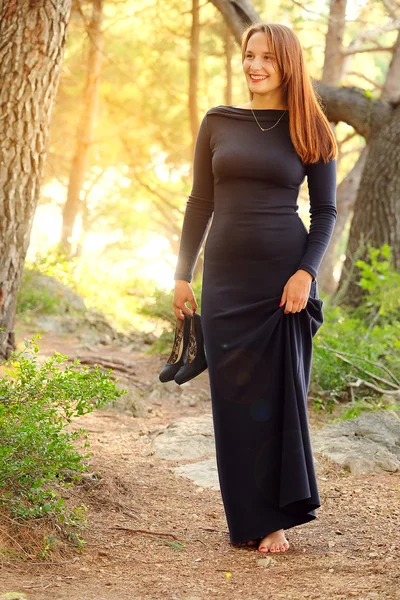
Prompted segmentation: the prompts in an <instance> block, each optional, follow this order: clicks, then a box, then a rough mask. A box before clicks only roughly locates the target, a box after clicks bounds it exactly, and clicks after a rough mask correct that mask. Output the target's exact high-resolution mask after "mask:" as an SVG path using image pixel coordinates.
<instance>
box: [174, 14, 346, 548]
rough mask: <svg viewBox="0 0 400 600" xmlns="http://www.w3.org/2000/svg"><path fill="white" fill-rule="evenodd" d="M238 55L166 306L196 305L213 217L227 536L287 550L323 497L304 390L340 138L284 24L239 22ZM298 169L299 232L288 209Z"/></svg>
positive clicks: (208, 329)
mask: <svg viewBox="0 0 400 600" xmlns="http://www.w3.org/2000/svg"><path fill="white" fill-rule="evenodd" d="M242 61H243V71H244V75H245V78H246V83H247V85H248V88H249V92H250V101H249V102H247V103H245V104H243V105H240V106H222V105H220V106H216V107H213V108H211V109H209V110H208V111H207V113H206V114H205V116H204V117H203V119H202V122H201V126H200V130H199V133H198V138H197V142H196V150H195V155H194V165H193V166H194V176H193V187H192V191H191V194H190V196H189V198H188V200H187V206H186V211H185V215H184V221H183V227H182V235H181V241H180V249H179V256H178V262H177V267H176V271H175V275H174V279H175V280H176V283H175V294H174V301H173V307H174V310H175V314H176V316H177V317H178V318H181V319H183V318H184V316H183V313H186V314H189V315H191V316H192V315H193V311H195V310H196V309H197V301H196V298H195V296H194V294H193V290H192V288H191V285H190V282H191V280H192V276H193V269H194V266H195V264H196V261H197V257H198V254H199V252H200V248H201V246H202V243H203V241H204V238H205V236H206V233H207V230H208V225H209V223H210V221H211V217H212V223H211V227H210V228H209V231H208V236H207V241H206V244H205V249H204V269H203V283H202V293H201V300H202V304H201V306H202V314H201V318H202V325H203V334H204V347H205V351H206V356H207V361H208V371H209V378H210V390H211V401H212V413H213V422H214V433H215V444H216V453H217V466H218V474H219V481H220V487H221V495H222V499H223V503H224V508H225V514H226V518H227V524H228V528H229V535H230V542H231V544H232V545H237V544H238V545H240V544H246V543H247V544H249V545H257V547H258V549H259V550H260V551H261V552H268V551H271V552H280V551H282V552H284V551H286V550H287V549H288V548H289V542H288V539H287V538H286V536H285V533H284V530H285V529H289V528H291V527H295V526H297V525H301V524H303V523H306V522H308V521H311V520H313V519H315V518H316V512H315V511H316V509H317V508H319V507H320V498H319V494H318V488H317V481H316V474H315V470H314V463H313V457H312V449H311V444H310V436H309V426H308V414H307V391H308V387H309V376H310V370H311V360H312V338H313V337H314V335H315V333H316V332H317V330H318V329H319V327H320V326H321V325H322V322H323V313H322V305H323V302H322V300H320V299H319V296H318V288H317V280H316V277H317V272H318V268H319V266H320V263H321V260H322V258H323V256H324V254H325V252H326V249H327V246H328V244H329V241H330V239H331V236H332V232H333V228H334V225H335V220H336V216H337V210H336V158H337V145H336V141H335V138H334V136H333V133H332V131H331V128H330V126H329V122H328V120H327V118H326V116H325V114H324V112H323V110H322V108H321V103H320V102H319V100H318V98H317V94H316V91H315V90H314V89H313V86H312V84H311V80H310V78H309V75H308V74H307V71H306V68H305V65H304V58H303V53H302V48H301V45H300V42H299V40H298V38H297V36H296V35H295V34H294V32H293V31H292V30H291V29H290V28H289V27H286V26H285V25H280V24H266V23H256V24H253V25H251V26H250V27H248V28H247V29H246V30H245V32H244V33H243V41H242ZM305 178H307V182H308V190H309V198H310V214H311V224H310V231H309V232H308V231H307V229H306V228H305V226H304V224H303V222H302V220H301V219H300V217H299V215H298V213H297V209H298V205H297V200H298V194H299V189H300V186H301V184H302V183H303V181H304V180H305ZM186 302H188V303H190V305H191V309H190V308H189V307H188V306H186Z"/></svg>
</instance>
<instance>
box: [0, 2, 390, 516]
mask: <svg viewBox="0 0 400 600" xmlns="http://www.w3.org/2000/svg"><path fill="white" fill-rule="evenodd" d="M258 20H263V21H266V22H279V23H283V24H285V25H288V26H290V27H292V28H293V29H294V31H295V32H296V34H297V35H298V37H299V39H300V41H301V43H302V46H303V48H304V53H305V58H306V63H307V68H308V70H309V73H310V75H311V77H312V78H313V82H314V84H315V88H316V90H317V92H318V94H319V96H320V98H321V100H322V102H323V105H324V109H325V111H326V114H327V116H328V119H329V121H330V123H331V126H332V128H333V130H334V132H335V135H336V138H337V141H338V145H339V158H338V161H337V163H338V188H337V206H338V218H337V222H336V227H335V231H334V234H333V238H332V241H331V244H330V246H329V248H328V251H327V253H326V255H325V257H324V259H323V262H322V264H321V267H320V271H319V276H318V283H319V291H320V296H321V298H322V299H323V301H324V319H325V322H324V326H323V327H322V328H321V331H320V332H318V335H317V336H316V338H315V344H314V359H313V371H312V383H311V388H310V397H309V398H310V399H311V401H312V404H313V407H315V408H316V409H317V410H316V412H318V411H320V412H322V411H324V412H325V414H327V413H329V412H330V411H332V409H333V408H334V407H336V408H337V407H338V406H339V407H341V408H343V410H341V412H340V418H342V419H348V418H353V417H355V416H357V415H358V414H359V413H360V412H361V411H364V410H367V411H373V410H376V409H387V408H389V409H393V410H395V411H398V410H399V406H400V319H399V316H400V300H399V299H400V218H399V215H400V4H399V0H348V1H347V2H346V0H326V1H325V0H324V1H322V0H314V1H312V0H310V1H309V2H306V1H303V0H281V1H279V2H274V3H272V2H268V1H267V0H254V1H253V2H251V1H250V0H210V1H208V0H180V1H179V2H178V0H164V1H163V2H162V3H161V2H159V1H157V0H136V1H135V2H133V1H130V0H107V1H105V0H91V1H87V2H86V1H83V0H74V1H73V2H71V0H59V2H57V3H53V2H51V1H50V0H31V1H30V2H22V3H16V2H13V1H11V0H3V1H2V0H0V356H1V357H2V359H4V360H5V361H7V360H8V359H9V358H10V356H11V357H12V360H13V361H14V363H13V370H11V372H10V373H9V374H8V375H6V374H5V370H2V377H1V378H0V442H1V443H0V447H1V448H2V449H3V460H0V481H2V482H3V483H4V482H5V484H4V485H5V486H6V487H5V489H6V491H7V489H8V492H7V494H8V495H7V494H6V496H4V497H6V500H4V501H5V502H10V501H11V500H10V498H14V499H15V498H18V499H19V500H20V499H21V498H23V500H24V502H25V501H26V500H27V499H28V504H24V503H23V504H22V505H21V504H17V505H16V506H17V509H16V510H17V512H16V514H19V515H21V514H22V515H23V516H24V515H25V516H31V515H32V514H33V515H35V514H43V512H40V511H43V506H47V507H48V508H47V509H46V510H50V509H51V510H53V509H54V503H53V504H51V502H50V500H49V495H48V492H47V491H46V492H43V490H42V486H43V485H44V484H45V483H46V482H47V481H48V480H54V478H55V474H56V475H57V477H60V476H61V475H60V473H62V472H63V469H64V470H65V468H66V467H68V468H74V469H76V468H77V464H81V463H79V461H80V460H82V459H81V458H77V455H76V454H74V453H73V452H72V449H71V448H72V446H71V447H70V446H69V445H68V444H69V442H68V444H67V442H65V444H67V445H66V446H65V447H64V446H63V445H62V444H64V442H60V440H59V441H58V442H56V440H57V439H59V438H58V434H59V433H60V431H62V427H63V424H62V423H60V422H58V421H57V422H55V421H54V414H55V413H54V411H53V405H54V403H56V406H57V410H60V409H63V410H65V411H66V415H67V418H66V420H67V421H68V420H70V417H71V415H72V414H73V415H74V416H78V415H81V414H84V413H85V412H90V411H91V410H93V408H95V407H100V406H102V405H104V404H105V403H107V402H109V401H114V400H116V399H117V398H118V397H119V396H120V395H122V392H121V390H117V388H116V387H115V386H114V385H113V382H112V381H111V380H110V379H108V378H107V376H106V375H104V373H101V372H100V370H98V369H94V370H92V371H91V375H90V378H91V379H90V378H89V376H88V378H86V376H82V375H81V374H80V373H79V372H78V370H76V372H75V371H74V368H73V367H72V366H70V367H68V368H67V370H66V375H65V377H64V376H62V375H61V373H60V371H59V368H58V366H57V365H58V364H59V363H61V362H62V360H61V359H59V357H53V359H51V360H50V363H46V364H45V365H44V366H40V365H39V363H36V362H35V361H32V360H31V359H32V355H34V354H35V353H37V352H38V347H37V344H34V345H33V346H29V344H28V342H26V341H25V346H26V348H27V349H28V350H29V352H31V355H28V354H24V348H23V351H22V353H20V354H19V355H18V357H16V356H15V355H13V351H14V350H15V349H16V347H17V346H20V345H21V344H20V342H19V339H20V338H21V337H22V335H23V334H26V332H27V331H30V332H31V333H33V334H34V333H37V332H39V333H40V332H43V331H45V332H50V333H51V334H54V336H55V338H53V339H57V336H58V335H59V336H60V343H62V339H64V340H65V339H67V337H68V336H69V335H70V334H71V335H72V334H76V333H77V332H82V331H83V330H84V328H86V329H88V330H89V332H90V334H91V335H93V336H94V337H93V339H95V338H96V335H97V338H96V339H95V341H96V343H97V342H99V337H98V336H99V334H100V333H101V334H102V335H103V339H102V341H101V343H103V342H104V343H105V344H107V345H111V346H112V344H117V343H119V344H120V346H121V345H122V346H125V348H127V349H128V350H129V348H131V349H133V350H135V351H136V350H140V351H141V352H142V351H146V352H148V353H149V354H150V355H151V354H153V355H154V356H153V357H151V358H152V359H154V361H153V367H154V372H156V371H157V370H158V369H159V366H160V365H159V364H158V362H157V363H156V361H159V360H160V357H161V359H162V360H161V362H164V360H165V357H164V355H165V354H166V353H168V352H169V351H170V348H171V341H172V339H173V332H174V323H175V321H176V318H175V315H174V311H173V308H172V294H173V288H174V283H175V282H174V280H173V273H174V269H175V264H176V259H177V253H178V249H179V240H180V234H181V227H182V221H183V216H184V211H185V205H186V201H187V197H188V195H189V193H190V190H191V185H192V176H193V174H192V160H193V152H194V146H195V141H196V136H197V132H198V128H199V124H200V122H201V119H202V117H203V115H204V113H205V112H206V111H207V110H208V109H209V108H211V107H212V106H217V105H220V104H223V105H239V104H242V103H245V102H247V101H248V99H249V96H248V89H247V85H246V81H245V78H244V75H243V72H242V66H241V52H240V41H241V34H242V32H243V30H244V28H245V27H246V26H247V25H248V24H250V23H252V22H256V21H258ZM299 206H300V209H299V214H300V216H301V217H302V219H303V220H304V223H305V224H306V226H307V227H309V224H310V217H309V200H308V193H307V182H306V181H305V183H304V185H303V187H302V190H301V194H300V198H299ZM202 267H203V262H202V254H201V255H200V257H199V260H198V262H197V265H196V270H195V277H194V279H193V281H192V286H193V289H194V292H195V294H196V298H197V300H198V302H199V311H200V312H201V304H200V293H201V278H202ZM243 283H244V285H245V283H246V282H243ZM62 335H64V336H66V337H64V338H62ZM93 339H92V338H90V337H86V338H85V339H83V343H87V344H89V346H88V347H89V349H90V344H91V343H92V342H93ZM138 340H139V341H138ZM139 342H140V343H139ZM129 344H131V346H129ZM132 344H133V345H132ZM28 346H29V348H28ZM102 354H103V353H102V352H100V353H99V356H98V357H97V359H98V360H99V361H100V360H101V356H102ZM27 356H28V358H27ZM29 356H30V358H29ZM99 357H100V358H99ZM163 357H164V358H163ZM103 358H104V357H103ZM103 363H104V364H103V366H107V364H108V366H109V363H107V361H106V360H104V361H103ZM121 364H122V361H120V366H121ZM160 364H161V363H160ZM5 365H6V362H5V363H4V364H3V365H0V366H3V367H4V366H5ZM16 365H17V366H16ZM114 367H115V364H114ZM125 371H126V372H128V373H130V372H132V368H131V366H130V367H129V368H126V369H125ZM147 376H148V375H146V377H147ZM48 378H49V379H50V378H52V380H53V387H51V386H50V385H49V384H48ZM139 383H140V382H139ZM139 383H138V382H137V381H135V383H134V385H135V386H136V388H137V389H139V387H140V386H139ZM151 384H152V385H154V381H152V383H151ZM146 386H147V387H146ZM140 389H141V392H140V393H141V394H142V396H146V395H147V396H148V397H150V391H152V392H154V390H151V389H150V384H149V382H145V384H143V385H142V388H140ZM60 390H61V391H60ZM155 391H156V392H157V393H159V390H155ZM147 396H146V397H147ZM157 397H159V396H157ZM39 405H40V411H39V412H37V411H38V410H39V408H37V407H38V406H39ZM72 406H73V408H71V407H72ZM28 407H29V409H30V411H31V412H29V411H28ZM56 412H57V411H56ZM133 412H134V411H133ZM337 414H339V413H337ZM38 415H39V416H38ZM46 419H48V421H46ZM38 420H39V422H41V428H38V427H37V421H38ZM21 424H22V425H21ZM21 431H23V432H24V435H25V434H26V437H25V441H24V442H23V443H21V446H18V445H17V444H16V440H20V435H21ZM38 436H39V437H40V439H39V437H38ZM49 439H54V445H53V443H52V444H48V440H49ZM60 439H61V438H60ZM57 443H60V444H61V446H57ZM24 444H26V445H24ZM17 446H18V448H20V449H22V450H21V453H20V455H18V453H17V451H16V450H15V448H16V447H17ZM39 447H40V448H41V451H42V452H43V461H42V462H43V465H42V466H41V468H42V471H40V472H39V471H38V469H37V461H36V460H35V459H32V457H33V456H34V455H35V452H36V449H37V448H39ZM54 448H55V449H54ZM7 453H9V454H7ZM51 453H53V454H54V455H53V454H51ZM54 456H55V457H56V458H54ZM0 458H1V457H0ZM48 465H49V468H48V470H46V469H47V466H48ZM53 465H55V466H54V468H53ZM50 467H51V468H50ZM81 467H82V469H83V466H82V464H81ZM43 469H44V470H43ZM21 473H22V474H23V476H24V477H25V479H24V480H23V481H22V479H21V478H20V474H21ZM28 475H29V476H28ZM17 480H18V481H17ZM7 486H8V488H7ZM21 490H22V491H21ZM27 490H28V491H27ZM32 490H34V492H33V491H32ZM38 490H39V491H38ZM28 492H29V493H28ZM39 492H40V493H39ZM24 494H25V496H24ZM50 497H51V498H53V496H51V495H50ZM3 499H4V498H3ZM32 499H33V500H32ZM0 500H1V498H0ZM19 500H18V502H19ZM13 501H14V500H13ZM29 502H33V503H34V509H31V508H29V510H28V508H27V506H30V505H29ZM52 502H53V501H52ZM49 507H50V508H49ZM18 511H19V512H18ZM29 511H31V512H29ZM32 511H33V512H32ZM35 511H36V512H35ZM77 518H78V517H77ZM79 518H80V517H79Z"/></svg>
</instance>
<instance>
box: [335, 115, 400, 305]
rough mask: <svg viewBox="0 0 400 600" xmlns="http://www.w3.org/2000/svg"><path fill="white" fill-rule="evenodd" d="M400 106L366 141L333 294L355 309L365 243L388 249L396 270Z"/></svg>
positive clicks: (399, 240) (398, 267) (399, 266)
mask: <svg viewBox="0 0 400 600" xmlns="http://www.w3.org/2000/svg"><path fill="white" fill-rule="evenodd" d="M399 140H400V105H399V106H397V107H396V108H395V109H394V110H393V112H392V114H391V117H390V118H388V119H387V120H386V122H385V123H384V124H383V125H382V126H381V127H380V128H379V130H376V131H375V132H374V133H373V134H372V135H371V136H370V139H369V151H368V156H367V159H366V163H365V168H364V170H363V173H362V177H361V182H360V186H359V188H358V193H357V198H356V202H355V206H354V215H353V219H352V221H351V227H350V233H349V241H348V246H347V251H346V259H345V262H344V265H343V270H342V276H341V278H340V282H339V287H338V289H337V290H336V294H337V295H338V296H339V295H340V298H341V301H342V302H343V303H344V304H347V305H350V306H357V305H358V304H359V302H360V300H361V298H362V296H363V293H364V292H363V290H362V289H361V288H360V286H358V285H357V279H358V269H357V267H355V265H354V263H355V261H356V260H359V259H362V260H366V259H367V245H366V244H367V242H369V243H370V244H371V245H372V246H375V247H380V246H381V245H382V244H383V243H386V244H389V245H390V246H391V247H392V260H393V267H394V268H395V269H396V270H398V271H400V219H399V214H400V169H399V165H400V146H399Z"/></svg>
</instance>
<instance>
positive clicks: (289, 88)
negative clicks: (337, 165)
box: [242, 21, 338, 164]
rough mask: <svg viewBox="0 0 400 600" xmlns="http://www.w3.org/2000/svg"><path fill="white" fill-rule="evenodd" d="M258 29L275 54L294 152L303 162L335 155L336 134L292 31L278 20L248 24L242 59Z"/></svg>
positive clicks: (330, 157) (331, 157)
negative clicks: (263, 34)
mask: <svg viewBox="0 0 400 600" xmlns="http://www.w3.org/2000/svg"><path fill="white" fill-rule="evenodd" d="M259 31H263V32H264V33H265V34H266V36H267V40H268V43H269V46H270V49H271V50H272V51H273V52H274V53H275V56H276V63H277V67H278V69H279V72H280V74H281V78H282V87H283V93H284V99H285V102H286V104H287V106H288V111H289V128H290V137H291V139H292V142H293V145H294V147H295V150H296V152H297V154H298V155H299V156H300V158H301V160H302V161H303V163H304V164H308V163H315V162H318V161H319V160H320V159H322V160H323V162H328V161H329V160H331V159H333V158H337V155H338V147H337V143H336V139H335V136H334V134H333V132H332V129H331V127H330V125H329V121H328V119H327V117H326V116H325V113H324V111H323V108H322V101H321V97H320V96H319V94H318V92H317V91H316V89H315V88H314V87H313V84H312V81H311V78H310V76H309V74H308V72H307V69H306V67H305V64H304V57H303V49H302V47H301V45H300V41H299V38H298V37H297V35H296V34H295V33H294V31H292V29H290V27H287V26H286V25H281V24H280V23H263V22H261V21H260V22H257V23H253V24H252V25H249V27H247V28H246V29H245V30H244V32H243V34H242V62H243V61H244V59H245V54H246V48H247V43H248V41H249V39H250V38H251V36H252V35H253V34H254V33H257V32H259ZM252 99H253V93H252V92H251V91H250V100H252Z"/></svg>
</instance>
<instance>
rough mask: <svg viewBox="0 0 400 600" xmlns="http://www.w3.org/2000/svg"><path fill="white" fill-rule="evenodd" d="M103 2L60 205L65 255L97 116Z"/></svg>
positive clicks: (92, 32) (91, 32) (96, 7)
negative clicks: (65, 197) (61, 207)
mask: <svg viewBox="0 0 400 600" xmlns="http://www.w3.org/2000/svg"><path fill="white" fill-rule="evenodd" d="M103 2H104V0H93V10H92V16H91V19H90V22H89V25H88V30H87V34H88V39H89V54H88V62H87V74H86V86H85V92H84V99H83V110H82V114H81V119H80V123H79V126H78V132H77V136H76V149H75V154H74V157H73V159H72V165H71V173H70V177H69V185H68V194H67V200H66V202H65V204H64V210H63V215H62V219H63V221H62V229H61V246H62V248H63V249H64V250H65V252H66V254H67V255H70V254H71V239H72V232H73V229H74V225H75V221H76V218H77V216H78V214H79V211H80V208H81V206H80V195H81V192H82V188H83V184H84V182H85V173H86V169H87V164H88V159H89V152H90V148H91V145H92V144H93V132H94V129H95V123H96V117H97V105H98V95H99V85H100V74H101V58H102V50H103V32H102V28H101V27H102V22H103Z"/></svg>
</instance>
